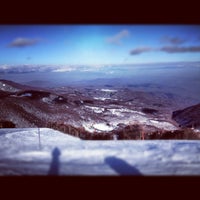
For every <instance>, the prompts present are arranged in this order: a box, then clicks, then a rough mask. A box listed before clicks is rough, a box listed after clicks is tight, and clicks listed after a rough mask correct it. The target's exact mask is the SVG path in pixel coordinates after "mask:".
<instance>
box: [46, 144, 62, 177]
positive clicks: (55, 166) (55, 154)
mask: <svg viewBox="0 0 200 200" xmlns="http://www.w3.org/2000/svg"><path fill="white" fill-rule="evenodd" d="M51 154H52V161H51V165H50V168H49V171H48V175H53V176H56V175H59V167H60V162H59V156H60V154H61V152H60V150H59V149H58V148H57V147H55V148H54V149H53V151H52V153H51Z"/></svg>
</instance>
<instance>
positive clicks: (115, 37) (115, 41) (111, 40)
mask: <svg viewBox="0 0 200 200" xmlns="http://www.w3.org/2000/svg"><path fill="white" fill-rule="evenodd" d="M129 35H130V32H129V31H128V30H122V31H120V32H119V33H117V34H116V35H113V36H111V37H109V38H107V42H108V43H111V44H117V45H119V44H121V43H122V42H121V41H122V39H123V38H126V37H128V36H129Z"/></svg>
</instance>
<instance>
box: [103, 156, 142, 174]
mask: <svg viewBox="0 0 200 200" xmlns="http://www.w3.org/2000/svg"><path fill="white" fill-rule="evenodd" d="M105 163H106V164H108V165H109V166H110V167H111V168H112V169H114V170H115V171H116V172H117V173H118V174H119V175H136V176H142V174H141V172H140V171H139V170H138V169H136V168H135V167H133V166H131V165H129V164H128V163H127V162H125V161H124V160H122V159H119V158H116V157H114V156H111V157H107V158H105Z"/></svg>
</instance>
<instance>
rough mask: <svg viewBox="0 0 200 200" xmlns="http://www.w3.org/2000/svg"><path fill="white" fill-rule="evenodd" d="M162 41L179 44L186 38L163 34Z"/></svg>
mask: <svg viewBox="0 0 200 200" xmlns="http://www.w3.org/2000/svg"><path fill="white" fill-rule="evenodd" d="M161 41H162V42H166V43H169V44H171V45H180V44H183V43H185V42H186V41H187V40H186V39H182V38H180V37H169V36H165V37H163V38H162V39H161Z"/></svg>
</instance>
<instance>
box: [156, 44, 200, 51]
mask: <svg viewBox="0 0 200 200" xmlns="http://www.w3.org/2000/svg"><path fill="white" fill-rule="evenodd" d="M160 51H164V52H167V53H193V52H200V46H190V47H177V46H166V47H162V48H161V49H160Z"/></svg>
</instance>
